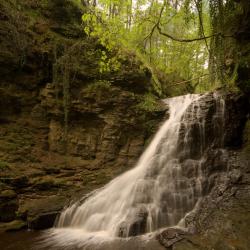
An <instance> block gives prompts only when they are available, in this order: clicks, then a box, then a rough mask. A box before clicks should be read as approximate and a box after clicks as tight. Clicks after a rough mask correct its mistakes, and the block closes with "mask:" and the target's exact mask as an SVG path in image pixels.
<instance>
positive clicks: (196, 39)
mask: <svg viewBox="0 0 250 250" xmlns="http://www.w3.org/2000/svg"><path fill="white" fill-rule="evenodd" d="M156 28H157V29H158V32H159V34H160V35H163V36H165V37H168V38H169V39H171V40H174V41H176V42H181V43H191V42H195V41H201V40H204V39H208V38H211V37H214V36H221V37H223V38H225V37H234V36H232V35H224V34H222V33H221V32H219V33H215V34H212V35H210V36H203V37H197V38H190V39H182V38H177V37H174V36H172V35H169V34H167V33H165V32H163V31H162V30H161V27H160V25H159V23H157V24H156Z"/></svg>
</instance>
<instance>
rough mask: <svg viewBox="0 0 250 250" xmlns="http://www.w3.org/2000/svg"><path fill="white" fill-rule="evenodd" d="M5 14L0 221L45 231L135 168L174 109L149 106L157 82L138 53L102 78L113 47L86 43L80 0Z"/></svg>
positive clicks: (0, 27)
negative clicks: (74, 204)
mask: <svg viewBox="0 0 250 250" xmlns="http://www.w3.org/2000/svg"><path fill="white" fill-rule="evenodd" d="M0 8H1V10H4V11H3V12H2V11H1V14H0V21H1V22H0V35H1V38H0V39H1V48H0V62H1V63H0V74H1V81H0V127H1V128H0V192H1V193H0V199H1V205H0V221H2V222H9V221H11V220H14V219H19V218H21V219H22V220H27V221H28V225H29V226H30V227H31V228H46V227H50V226H52V224H53V221H54V219H55V217H56V214H57V213H58V211H60V210H61V209H62V208H63V206H64V205H65V204H66V203H67V201H68V199H72V197H73V196H80V195H81V194H82V193H86V192H89V191H91V190H92V189H95V188H97V187H99V186H100V185H103V184H104V183H107V182H108V181H109V180H111V179H112V178H113V177H114V176H116V175H117V174H119V173H121V172H123V171H125V170H127V169H128V168H130V167H132V166H133V165H134V164H135V162H136V161H137V159H138V157H139V155H140V153H141V152H142V151H143V148H144V146H145V144H146V143H147V140H148V139H149V138H150V136H151V135H152V133H153V132H154V130H155V129H156V127H157V126H158V124H159V122H160V121H161V120H162V119H163V117H164V115H165V109H166V108H165V107H163V106H162V105H161V104H160V103H157V101H155V102H154V107H153V109H152V108H151V109H150V110H149V109H147V107H145V109H144V106H145V105H144V104H145V98H146V97H147V95H151V88H152V86H151V75H150V72H149V71H148V70H147V69H145V68H143V67H142V66H141V63H140V62H138V61H136V59H135V57H134V56H133V55H128V54H126V53H125V54H124V56H123V58H122V59H121V65H122V66H121V68H120V69H119V70H118V71H115V72H112V71H111V72H106V73H103V74H100V71H99V60H100V57H101V51H102V50H104V49H105V48H102V47H101V46H100V45H99V44H98V42H97V41H96V40H95V39H92V38H87V37H84V34H83V30H82V27H81V23H80V22H81V15H82V12H83V11H84V9H81V8H79V6H76V5H75V4H74V1H70V0H64V1H48V2H47V1H29V0H25V1H22V3H19V4H16V3H15V1H12V0H8V1H4V2H1V3H0ZM14 193H15V194H16V195H15V197H14V196H13V197H12V196H11V197H10V194H14ZM55 204H56V206H55ZM41 221H42V222H43V223H41Z"/></svg>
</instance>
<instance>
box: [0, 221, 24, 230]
mask: <svg viewBox="0 0 250 250" xmlns="http://www.w3.org/2000/svg"><path fill="white" fill-rule="evenodd" d="M26 227H27V223H26V222H25V221H22V220H14V221H11V222H8V223H0V232H11V231H19V230H21V229H24V228H26Z"/></svg>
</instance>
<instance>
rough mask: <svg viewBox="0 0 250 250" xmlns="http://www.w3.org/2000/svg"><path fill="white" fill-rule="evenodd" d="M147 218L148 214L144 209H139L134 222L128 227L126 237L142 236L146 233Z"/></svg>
mask: <svg viewBox="0 0 250 250" xmlns="http://www.w3.org/2000/svg"><path fill="white" fill-rule="evenodd" d="M147 217H148V212H147V211H146V209H144V208H141V209H139V211H138V212H137V214H136V217H135V219H134V221H133V222H132V223H130V225H129V231H128V236H136V235H140V234H144V233H145V232H146V227H147Z"/></svg>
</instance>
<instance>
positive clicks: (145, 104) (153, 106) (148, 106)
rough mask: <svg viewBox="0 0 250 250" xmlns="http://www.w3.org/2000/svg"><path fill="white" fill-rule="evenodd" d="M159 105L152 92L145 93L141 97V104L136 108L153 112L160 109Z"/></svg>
mask: <svg viewBox="0 0 250 250" xmlns="http://www.w3.org/2000/svg"><path fill="white" fill-rule="evenodd" d="M158 108H159V105H158V102H157V99H156V97H155V96H154V95H152V94H150V93H149V94H145V95H143V96H142V97H141V100H140V102H139V104H137V105H136V109H137V110H140V111H147V112H152V111H156V110H158Z"/></svg>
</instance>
